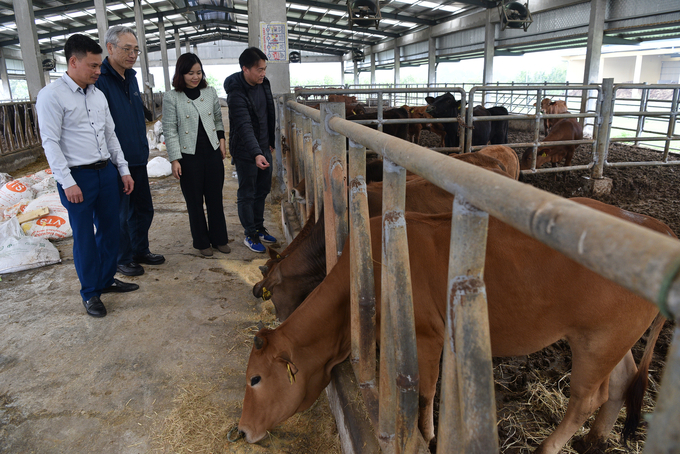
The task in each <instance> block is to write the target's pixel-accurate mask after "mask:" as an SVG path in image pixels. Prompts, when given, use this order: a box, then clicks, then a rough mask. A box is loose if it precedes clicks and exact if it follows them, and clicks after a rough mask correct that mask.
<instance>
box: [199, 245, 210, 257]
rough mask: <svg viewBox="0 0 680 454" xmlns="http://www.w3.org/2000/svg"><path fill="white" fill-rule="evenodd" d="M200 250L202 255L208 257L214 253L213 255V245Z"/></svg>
mask: <svg viewBox="0 0 680 454" xmlns="http://www.w3.org/2000/svg"><path fill="white" fill-rule="evenodd" d="M200 251H201V255H204V256H206V257H212V255H213V252H212V248H211V247H209V248H206V249H200Z"/></svg>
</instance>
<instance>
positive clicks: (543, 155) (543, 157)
mask: <svg viewBox="0 0 680 454" xmlns="http://www.w3.org/2000/svg"><path fill="white" fill-rule="evenodd" d="M531 151H532V148H527V149H526V150H525V151H524V154H523V155H522V159H521V160H520V162H519V169H520V170H529V169H531ZM551 159H552V154H551V153H550V147H539V148H538V150H536V168H537V169H539V168H540V167H541V166H542V165H543V164H545V163H546V162H550V161H551Z"/></svg>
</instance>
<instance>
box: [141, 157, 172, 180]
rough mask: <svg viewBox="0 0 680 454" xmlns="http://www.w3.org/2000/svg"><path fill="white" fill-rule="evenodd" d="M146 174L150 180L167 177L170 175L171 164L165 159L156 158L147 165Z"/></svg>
mask: <svg viewBox="0 0 680 454" xmlns="http://www.w3.org/2000/svg"><path fill="white" fill-rule="evenodd" d="M146 173H147V174H149V177H150V178H158V177H167V176H168V175H172V164H170V161H168V160H167V159H165V158H163V157H161V156H156V157H155V158H153V159H152V160H151V161H149V162H148V163H147V165H146Z"/></svg>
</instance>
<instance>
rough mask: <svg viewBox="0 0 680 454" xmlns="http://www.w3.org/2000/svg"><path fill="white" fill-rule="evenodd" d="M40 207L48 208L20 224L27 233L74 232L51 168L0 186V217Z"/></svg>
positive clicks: (52, 237) (67, 234)
mask: <svg viewBox="0 0 680 454" xmlns="http://www.w3.org/2000/svg"><path fill="white" fill-rule="evenodd" d="M40 208H48V209H49V212H48V213H47V214H46V215H44V216H41V217H39V218H38V219H34V220H30V221H27V222H24V223H22V224H21V227H22V229H23V230H24V232H26V234H27V235H29V236H33V237H39V238H44V239H49V240H58V239H62V238H68V237H70V236H72V235H73V231H72V230H71V224H70V222H69V219H68V212H67V211H66V208H64V206H63V205H62V204H61V200H60V198H59V194H58V193H57V183H56V181H55V180H54V177H53V176H52V171H51V170H50V169H45V170H42V171H40V172H37V173H35V174H33V175H28V176H25V177H22V178H18V179H16V180H10V181H7V182H6V183H4V184H3V185H2V186H1V187H0V213H2V220H7V219H9V218H12V217H15V216H18V215H20V214H22V213H28V212H31V211H34V210H38V209H40Z"/></svg>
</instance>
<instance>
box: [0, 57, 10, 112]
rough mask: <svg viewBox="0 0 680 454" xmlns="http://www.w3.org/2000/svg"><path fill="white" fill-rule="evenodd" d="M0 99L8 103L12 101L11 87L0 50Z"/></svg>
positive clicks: (5, 62)
mask: <svg viewBox="0 0 680 454" xmlns="http://www.w3.org/2000/svg"><path fill="white" fill-rule="evenodd" d="M0 99H1V100H7V101H10V100H11V99H12V87H11V86H10V84H9V76H8V75H7V61H6V60H5V56H4V55H3V54H2V49H1V48H0Z"/></svg>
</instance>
